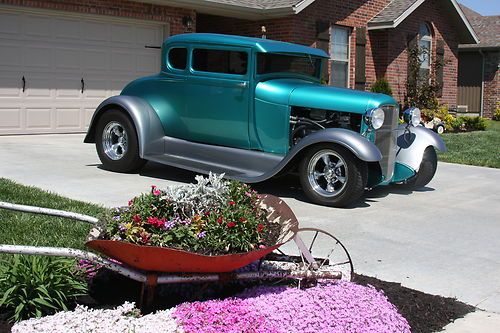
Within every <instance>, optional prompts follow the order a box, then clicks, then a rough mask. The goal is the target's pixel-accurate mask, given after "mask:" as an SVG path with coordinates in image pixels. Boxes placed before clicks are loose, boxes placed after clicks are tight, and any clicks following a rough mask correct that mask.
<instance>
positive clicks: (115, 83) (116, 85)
mask: <svg viewBox="0 0 500 333" xmlns="http://www.w3.org/2000/svg"><path fill="white" fill-rule="evenodd" d="M130 81H131V79H123V80H120V79H116V80H112V81H111V95H119V94H120V92H121V91H122V89H123V88H124V87H125V86H126V85H127V84H128V83H129V82H130Z"/></svg>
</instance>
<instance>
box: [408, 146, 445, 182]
mask: <svg viewBox="0 0 500 333" xmlns="http://www.w3.org/2000/svg"><path fill="white" fill-rule="evenodd" d="M436 170H437V154H436V150H435V149H434V147H427V148H426V149H425V151H424V156H423V158H422V162H421V163H420V169H419V170H418V172H417V174H416V175H415V176H414V177H413V178H411V179H410V180H409V181H407V182H406V183H405V184H403V186H404V187H406V188H408V189H410V190H416V189H419V188H422V187H424V186H425V185H427V184H429V182H430V181H431V180H432V178H434V175H435V174H436Z"/></svg>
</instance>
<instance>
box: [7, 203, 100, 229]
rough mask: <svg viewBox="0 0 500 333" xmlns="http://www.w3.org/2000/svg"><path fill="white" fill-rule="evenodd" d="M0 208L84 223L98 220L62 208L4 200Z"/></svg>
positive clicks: (93, 222) (94, 222)
mask: <svg viewBox="0 0 500 333" xmlns="http://www.w3.org/2000/svg"><path fill="white" fill-rule="evenodd" d="M0 208H3V209H9V210H15V211H19V212H25V213H33V214H43V215H50V216H59V217H65V218H69V219H73V220H77V221H81V222H86V223H90V224H96V223H97V221H99V220H98V219H97V218H95V217H93V216H88V215H84V214H79V213H74V212H67V211H64V210H58V209H52V208H42V207H36V206H26V205H18V204H13V203H10V202H4V201H0Z"/></svg>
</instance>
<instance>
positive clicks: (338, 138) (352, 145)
mask: <svg viewBox="0 0 500 333" xmlns="http://www.w3.org/2000/svg"><path fill="white" fill-rule="evenodd" d="M317 143H335V144H338V145H340V146H343V147H344V148H347V149H348V150H349V151H351V152H352V153H353V154H354V155H355V156H356V157H357V158H359V159H360V160H362V161H366V162H378V161H380V160H381V159H382V154H381V153H380V150H379V149H378V148H377V146H375V144H374V143H373V142H371V141H370V140H368V139H366V138H365V137H364V136H361V135H360V134H359V133H356V132H354V131H349V130H346V129H343V128H327V129H324V130H321V131H317V132H314V133H311V134H309V135H308V136H306V137H305V138H303V139H302V140H300V141H299V143H297V144H296V145H295V146H294V147H293V148H292V149H291V150H290V152H288V154H287V155H286V158H287V159H288V158H290V157H293V156H295V155H296V154H297V153H298V152H299V151H301V150H303V149H304V148H307V147H309V146H312V145H314V144H317Z"/></svg>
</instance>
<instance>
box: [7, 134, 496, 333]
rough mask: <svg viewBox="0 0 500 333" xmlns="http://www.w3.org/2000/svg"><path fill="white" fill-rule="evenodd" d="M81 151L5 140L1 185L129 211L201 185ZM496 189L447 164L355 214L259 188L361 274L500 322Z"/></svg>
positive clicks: (36, 139) (39, 141) (294, 191)
mask: <svg viewBox="0 0 500 333" xmlns="http://www.w3.org/2000/svg"><path fill="white" fill-rule="evenodd" d="M82 141H83V135H81V134H67V135H37V136H4V137H0V176H1V177H5V178H9V179H12V180H15V181H17V182H20V183H22V184H28V185H34V186H37V187H41V188H43V189H46V190H50V191H53V192H57V193H60V194H62V195H65V196H68V197H71V198H75V199H80V200H84V201H88V202H94V203H99V204H102V205H106V206H117V205H124V204H126V202H127V201H128V199H129V198H131V197H132V196H134V195H136V194H138V193H140V192H144V191H148V190H149V188H150V185H153V184H155V185H157V186H160V187H162V186H166V185H174V184H182V183H186V182H193V181H194V174H193V173H191V172H187V171H183V170H179V169H175V168H171V167H167V166H162V165H158V164H153V163H148V164H147V165H146V167H145V168H144V169H143V170H142V171H141V173H140V174H117V173H112V172H109V171H105V170H102V169H100V167H99V166H100V162H99V159H98V157H97V154H96V152H95V148H94V146H93V145H87V144H83V143H82ZM498 184H500V170H499V169H489V168H480V167H471V166H463V165H456V164H448V163H440V164H439V169H438V172H437V175H436V177H435V179H434V180H433V181H432V182H431V183H430V184H429V185H428V187H427V188H425V189H423V190H421V191H416V192H413V193H411V192H408V191H404V190H401V189H399V188H397V187H382V188H377V189H375V190H373V191H371V192H369V193H367V194H366V197H365V198H364V200H363V201H362V202H361V203H359V204H358V205H357V206H355V207H351V208H349V209H334V208H328V207H321V206H315V205H312V204H310V203H308V202H307V201H306V199H305V198H304V196H303V195H302V193H301V192H300V190H298V186H299V183H298V180H297V179H296V177H293V176H287V177H283V178H280V179H276V180H271V181H267V182H264V183H261V184H258V185H257V186H255V187H256V189H257V190H259V191H260V192H267V193H271V194H275V195H278V196H281V197H283V198H284V199H285V200H286V201H287V203H288V204H289V205H290V206H291V207H292V209H293V210H294V212H295V213H296V215H297V217H298V218H299V221H300V223H301V227H317V228H321V229H324V230H326V231H328V232H330V233H332V234H334V235H336V236H337V237H338V238H339V239H340V240H342V242H343V243H344V244H345V245H346V246H347V248H348V249H349V251H350V253H351V256H352V257H353V260H354V264H355V267H356V271H357V272H358V273H361V274H366V275H370V276H375V277H377V278H379V279H382V280H386V281H395V282H400V283H402V284H403V285H404V286H407V287H409V288H413V289H418V290H421V291H424V292H426V293H430V294H438V295H442V296H448V297H456V298H458V299H459V300H461V301H463V302H466V303H468V304H471V305H474V306H477V307H479V308H480V309H483V310H486V311H489V312H494V313H500V237H499V235H500V207H499V203H500V188H499V187H498ZM470 318H472V319H470V320H469V319H468V318H466V319H467V320H466V321H467V322H468V323H469V322H474V321H476V320H477V319H475V318H476V315H474V316H473V317H472V315H471V317H470ZM451 329H453V328H451ZM497 331H500V329H499V330H497ZM450 332H462V331H450ZM477 332H487V331H484V330H479V329H478V330H477Z"/></svg>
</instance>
